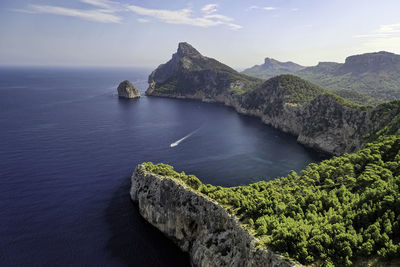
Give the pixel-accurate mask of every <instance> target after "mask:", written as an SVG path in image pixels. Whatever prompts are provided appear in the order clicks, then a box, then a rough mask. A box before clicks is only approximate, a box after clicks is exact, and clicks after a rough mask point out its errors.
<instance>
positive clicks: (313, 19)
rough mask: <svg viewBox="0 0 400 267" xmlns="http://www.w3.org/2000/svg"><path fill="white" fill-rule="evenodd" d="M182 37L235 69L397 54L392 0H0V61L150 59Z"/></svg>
mask: <svg viewBox="0 0 400 267" xmlns="http://www.w3.org/2000/svg"><path fill="white" fill-rule="evenodd" d="M182 41H185V42H188V43H190V44H191V45H193V46H194V47H195V48H196V49H197V50H199V52H201V53H202V54H203V55H205V56H208V57H212V58H215V59H217V60H219V61H221V62H223V63H225V64H227V65H230V66H232V67H235V68H239V69H240V68H245V67H250V66H253V65H255V64H261V63H263V61H264V58H265V57H271V58H274V59H277V60H280V61H293V62H296V63H298V64H302V65H305V66H312V65H316V64H317V63H318V62H320V61H335V62H344V60H345V58H346V57H347V56H350V55H354V54H361V53H367V52H375V51H383V50H385V51H389V52H393V53H397V54H400V1H398V0H375V1H372V0H337V1H336V0H330V1H328V0H268V1H266V0H215V1H214V0H207V1H205V0H198V1H183V0H177V1H166V0H164V1H163V0H147V1H135V0H112V1H111V0H53V1H51V0H0V65H57V66H63V65H66V66H135V67H155V66H158V65H159V64H161V63H164V62H166V61H167V60H169V59H170V57H171V55H172V54H173V53H174V52H175V51H176V49H177V46H178V43H179V42H182Z"/></svg>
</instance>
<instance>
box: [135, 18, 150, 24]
mask: <svg viewBox="0 0 400 267" xmlns="http://www.w3.org/2000/svg"><path fill="white" fill-rule="evenodd" d="M137 21H138V22H140V23H147V22H149V21H150V20H148V19H144V18H138V19H137Z"/></svg>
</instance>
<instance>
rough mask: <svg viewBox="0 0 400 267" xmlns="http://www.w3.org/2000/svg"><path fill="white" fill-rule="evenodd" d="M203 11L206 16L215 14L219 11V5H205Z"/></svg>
mask: <svg viewBox="0 0 400 267" xmlns="http://www.w3.org/2000/svg"><path fill="white" fill-rule="evenodd" d="M201 11H203V12H204V13H206V14H211V13H215V12H217V11H218V5H217V4H208V5H205V6H204V7H203V8H202V9H201Z"/></svg>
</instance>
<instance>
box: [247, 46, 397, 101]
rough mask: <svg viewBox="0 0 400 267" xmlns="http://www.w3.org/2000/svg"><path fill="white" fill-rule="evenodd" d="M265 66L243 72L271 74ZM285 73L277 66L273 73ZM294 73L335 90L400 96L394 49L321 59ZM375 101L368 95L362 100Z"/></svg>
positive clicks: (253, 74)
mask: <svg viewBox="0 0 400 267" xmlns="http://www.w3.org/2000/svg"><path fill="white" fill-rule="evenodd" d="M263 69H265V67H260V66H258V67H257V66H255V67H253V68H250V69H247V70H245V71H244V72H243V73H246V74H248V75H251V76H254V77H258V78H268V77H270V75H271V71H270V69H265V70H263ZM284 73H287V71H286V70H282V71H280V69H278V68H275V69H274V72H273V75H279V74H284ZM291 73H292V74H295V75H297V76H300V77H302V78H304V79H306V80H309V81H311V82H313V83H315V84H317V85H319V86H322V87H324V88H326V89H329V90H332V91H341V90H343V89H345V90H354V91H356V92H358V93H361V94H365V95H367V96H369V97H373V98H377V99H380V100H394V99H398V98H400V55H397V54H393V53H388V52H384V51H381V52H376V53H366V54H361V55H354V56H349V57H347V58H346V61H345V63H343V64H341V63H335V62H320V63H319V64H318V65H316V66H313V67H306V68H302V69H300V70H297V71H292V72H291ZM347 96H348V97H349V98H350V99H352V100H356V101H360V100H363V99H362V98H359V97H355V98H352V97H353V95H349V94H347ZM363 98H365V97H363ZM373 102H374V101H369V100H367V99H366V102H364V103H362V104H369V103H373Z"/></svg>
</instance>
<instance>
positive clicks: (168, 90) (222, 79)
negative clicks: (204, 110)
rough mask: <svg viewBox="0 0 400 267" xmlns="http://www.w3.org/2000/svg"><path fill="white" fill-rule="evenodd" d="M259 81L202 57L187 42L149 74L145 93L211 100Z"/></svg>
mask: <svg viewBox="0 0 400 267" xmlns="http://www.w3.org/2000/svg"><path fill="white" fill-rule="evenodd" d="M260 83H261V80H259V79H257V78H252V77H248V76H246V75H243V74H240V73H238V72H237V71H235V70H234V69H232V68H230V67H228V66H226V65H224V64H222V63H220V62H218V61H216V60H215V59H212V58H208V57H205V56H202V55H201V54H200V53H199V52H198V51H197V50H196V49H194V48H193V47H192V46H191V45H189V44H188V43H180V44H179V46H178V51H177V52H176V53H175V54H173V55H172V59H171V60H170V61H168V62H167V63H165V64H162V65H160V66H159V67H158V68H157V69H156V70H155V71H153V72H152V73H151V75H150V76H149V88H148V89H147V91H146V94H147V95H156V96H171V97H177V98H180V97H182V98H183V97H188V96H189V97H190V98H196V99H212V98H215V96H229V95H233V94H242V93H244V92H246V91H248V90H251V89H252V88H254V87H255V86H257V85H258V84H260Z"/></svg>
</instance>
